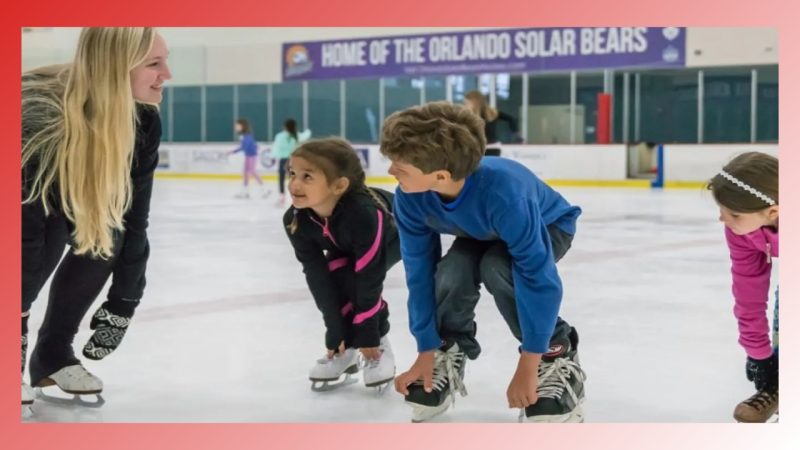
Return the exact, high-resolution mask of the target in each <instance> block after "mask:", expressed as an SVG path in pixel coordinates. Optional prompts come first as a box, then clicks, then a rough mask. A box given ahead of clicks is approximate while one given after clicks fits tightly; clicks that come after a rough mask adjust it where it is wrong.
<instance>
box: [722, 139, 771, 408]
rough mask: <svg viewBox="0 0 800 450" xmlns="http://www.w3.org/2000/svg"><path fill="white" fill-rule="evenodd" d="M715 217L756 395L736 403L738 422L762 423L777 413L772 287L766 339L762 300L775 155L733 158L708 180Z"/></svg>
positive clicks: (766, 295)
mask: <svg viewBox="0 0 800 450" xmlns="http://www.w3.org/2000/svg"><path fill="white" fill-rule="evenodd" d="M708 189H709V190H711V192H712V193H713V195H714V199H715V200H716V202H717V204H718V205H719V211H720V215H719V220H720V221H721V222H723V223H724V224H725V238H726V239H727V241H728V248H729V250H730V254H731V263H732V264H731V273H732V275H733V297H734V299H735V301H736V304H735V306H734V308H733V312H734V315H735V316H736V320H737V321H738V322H739V343H740V344H741V345H742V347H744V350H745V352H746V353H747V362H746V365H745V373H746V375H747V379H748V380H749V381H752V382H753V383H754V384H755V388H756V393H755V394H754V395H753V396H752V397H750V398H748V399H747V400H745V401H743V402H741V403H739V404H738V405H737V406H736V409H735V410H734V413H733V416H734V418H735V419H736V420H737V421H739V422H766V421H767V420H768V419H769V418H770V417H771V416H772V415H774V414H776V413H777V412H778V291H777V290H776V291H775V311H774V320H773V327H772V328H773V330H772V331H773V334H772V343H771V344H770V338H769V323H768V320H767V314H766V310H767V302H768V300H769V283H770V274H771V272H772V258H777V257H778V159H777V158H775V157H773V156H770V155H767V154H764V153H758V152H750V153H745V154H742V155H740V156H737V157H736V158H734V159H733V160H732V161H731V162H730V163H728V165H726V166H725V167H724V168H723V169H722V171H720V173H719V174H717V175H716V176H714V178H712V179H711V181H710V182H709V185H708Z"/></svg>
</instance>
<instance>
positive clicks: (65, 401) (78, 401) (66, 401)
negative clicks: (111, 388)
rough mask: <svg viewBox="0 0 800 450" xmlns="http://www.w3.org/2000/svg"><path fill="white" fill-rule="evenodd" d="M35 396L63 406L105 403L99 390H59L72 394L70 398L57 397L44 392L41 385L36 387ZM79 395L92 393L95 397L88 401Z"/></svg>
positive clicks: (96, 405)
mask: <svg viewBox="0 0 800 450" xmlns="http://www.w3.org/2000/svg"><path fill="white" fill-rule="evenodd" d="M35 390H36V398H38V399H39V400H42V401H45V402H48V403H52V404H55V405H63V406H82V407H85V408H99V407H101V406H103V405H105V403H106V400H105V399H104V398H103V396H102V395H100V392H102V391H99V392H91V393H83V392H82V393H75V392H67V391H60V392H63V393H67V394H72V396H73V397H72V398H64V397H59V396H57V395H51V394H48V393H46V392H44V389H43V388H42V387H41V386H37V387H36V389H35ZM81 395H94V396H96V397H97V399H96V400H95V401H88V400H84V399H83V398H82V397H81Z"/></svg>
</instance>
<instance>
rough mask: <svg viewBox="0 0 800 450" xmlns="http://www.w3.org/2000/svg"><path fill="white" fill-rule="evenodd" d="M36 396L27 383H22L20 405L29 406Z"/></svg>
mask: <svg viewBox="0 0 800 450" xmlns="http://www.w3.org/2000/svg"><path fill="white" fill-rule="evenodd" d="M35 395H36V393H35V392H33V388H31V387H30V386H29V385H28V383H26V382H24V381H23V382H22V404H23V405H31V404H33V399H34V398H35V397H34V396H35Z"/></svg>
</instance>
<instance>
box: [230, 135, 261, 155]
mask: <svg viewBox="0 0 800 450" xmlns="http://www.w3.org/2000/svg"><path fill="white" fill-rule="evenodd" d="M242 150H244V154H245V156H258V144H257V143H256V140H255V139H253V135H252V134H250V133H245V134H243V135H242V139H241V141H240V144H239V148H237V149H236V150H234V151H233V153H236V152H240V151H242Z"/></svg>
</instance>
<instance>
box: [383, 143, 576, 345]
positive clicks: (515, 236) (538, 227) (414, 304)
mask: <svg viewBox="0 0 800 450" xmlns="http://www.w3.org/2000/svg"><path fill="white" fill-rule="evenodd" d="M580 213H581V209H580V208H579V207H577V206H572V205H570V204H569V203H567V201H566V200H565V199H564V198H563V197H562V196H561V195H560V194H559V193H558V192H556V191H554V190H553V189H552V188H550V187H549V186H548V185H546V184H545V183H544V182H542V181H541V180H540V179H539V178H538V177H536V175H534V174H533V172H531V171H530V170H528V169H527V168H526V167H525V166H523V165H522V164H519V163H517V162H515V161H512V160H509V159H505V158H495V157H487V158H484V159H483V160H482V161H481V163H480V166H479V168H478V170H477V171H475V172H474V173H472V174H471V175H469V176H468V177H467V179H466V181H465V183H464V188H463V189H462V190H461V193H460V194H459V196H458V198H456V199H455V200H453V201H451V202H445V201H443V200H442V199H441V197H440V196H439V194H438V193H436V192H433V191H427V192H423V193H415V194H406V193H403V192H402V191H401V190H400V188H399V187H398V188H397V193H396V195H395V218H396V220H397V228H398V231H399V234H400V251H401V254H402V256H403V264H404V266H405V270H406V281H407V284H408V290H409V298H408V310H409V321H410V328H411V333H412V334H413V335H414V337H415V338H416V340H417V350H418V351H419V352H424V351H429V350H433V349H436V348H439V347H440V346H441V343H442V342H441V338H440V337H439V333H438V331H437V329H436V297H435V294H434V292H435V289H434V273H435V270H436V264H437V263H438V262H439V260H440V259H441V257H442V248H441V239H440V234H443V233H444V234H453V235H456V236H461V237H470V238H473V239H478V240H482V241H489V240H501V241H504V242H505V243H506V244H507V245H508V251H509V253H510V254H511V258H512V276H513V281H514V291H515V296H516V300H517V302H516V303H517V312H518V313H519V320H520V327H521V329H522V349H523V350H525V351H528V352H531V353H546V352H547V348H548V344H549V341H550V337H551V335H552V333H553V330H554V328H555V323H556V318H557V317H558V310H559V306H560V304H561V293H562V290H561V279H560V278H559V276H558V272H557V271H556V264H555V260H554V258H553V250H552V246H551V244H550V236H549V233H548V231H547V226H548V225H551V224H555V226H557V227H558V228H560V229H561V230H563V231H565V232H567V233H570V234H575V222H576V220H577V218H578V216H579V215H580Z"/></svg>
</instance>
